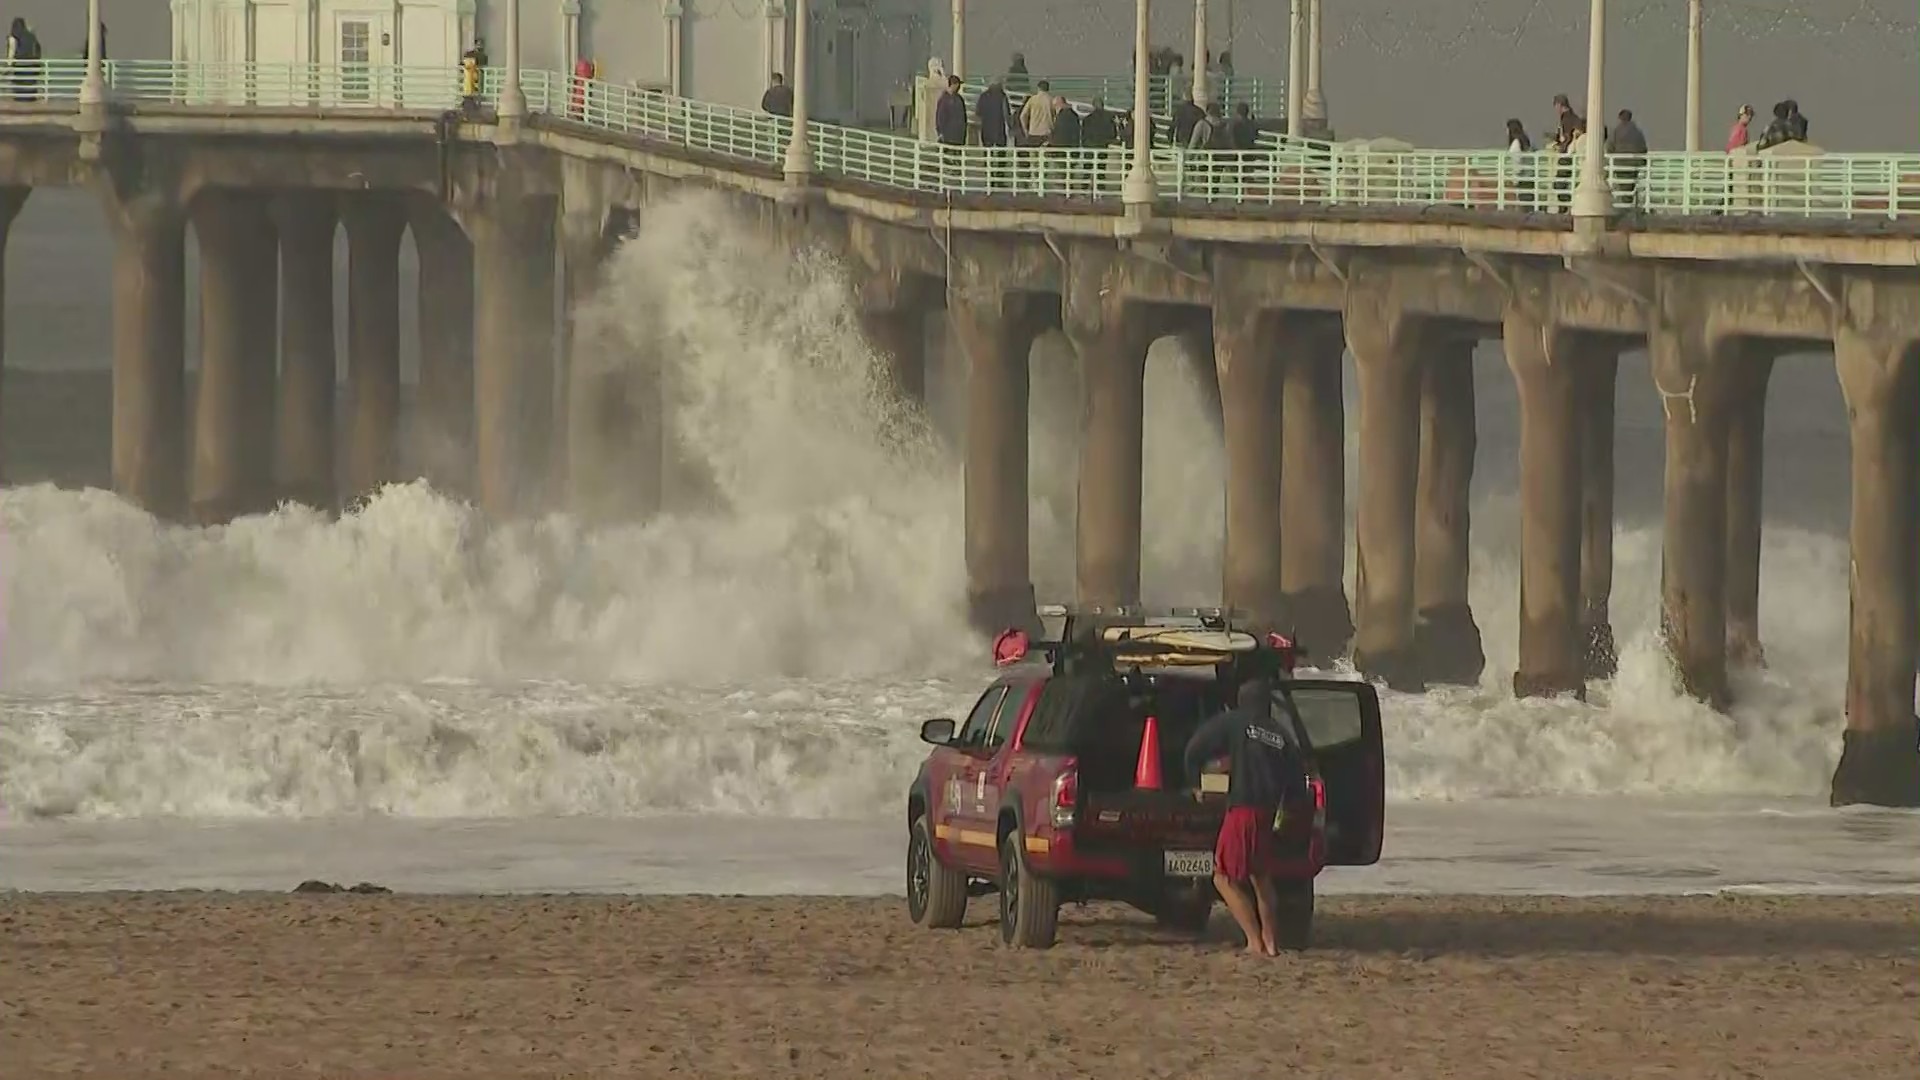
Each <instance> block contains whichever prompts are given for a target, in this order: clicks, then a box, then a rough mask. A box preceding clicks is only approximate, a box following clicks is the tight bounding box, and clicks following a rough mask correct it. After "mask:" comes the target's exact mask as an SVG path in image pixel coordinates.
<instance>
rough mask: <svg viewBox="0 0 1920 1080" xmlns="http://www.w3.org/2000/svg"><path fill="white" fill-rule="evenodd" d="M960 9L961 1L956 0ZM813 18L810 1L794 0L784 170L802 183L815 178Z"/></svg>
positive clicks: (789, 178) (790, 177)
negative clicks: (810, 122) (810, 116)
mask: <svg viewBox="0 0 1920 1080" xmlns="http://www.w3.org/2000/svg"><path fill="white" fill-rule="evenodd" d="M955 6H956V7H958V6H959V0H955ZM812 21H813V19H812V18H811V17H810V16H809V14H808V12H807V0H793V135H792V136H791V137H790V138H788V140H787V156H786V161H785V162H784V163H783V166H784V168H783V171H785V173H786V174H787V179H788V180H795V181H802V180H805V179H806V178H807V177H809V176H811V175H813V143H812V142H811V141H809V140H808V138H807V109H808V107H809V103H808V98H810V97H812V95H811V94H809V93H808V92H807V84H808V83H809V82H812V81H813V80H812V78H811V77H810V76H809V74H808V70H807V69H808V68H809V67H811V66H812V64H811V59H812V58H811V57H809V56H808V55H807V54H808V53H809V52H810V51H812V45H811V43H810V41H809V38H810V37H811V36H812V34H811V32H810V30H809V28H808V24H809V23H811V22H812Z"/></svg>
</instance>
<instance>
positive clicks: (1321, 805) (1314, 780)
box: [1307, 776, 1327, 866]
mask: <svg viewBox="0 0 1920 1080" xmlns="http://www.w3.org/2000/svg"><path fill="white" fill-rule="evenodd" d="M1307 789H1308V790H1310V791H1312V792H1313V838H1312V839H1311V840H1310V841H1308V847H1307V850H1308V852H1309V855H1310V857H1311V858H1312V859H1313V862H1314V864H1315V865H1316V866H1317V865H1321V864H1323V863H1324V862H1325V859H1326V847H1327V782H1326V781H1325V780H1322V779H1321V778H1319V777H1318V776H1309V777H1307Z"/></svg>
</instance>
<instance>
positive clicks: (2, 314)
mask: <svg viewBox="0 0 1920 1080" xmlns="http://www.w3.org/2000/svg"><path fill="white" fill-rule="evenodd" d="M31 194H33V189H32V188H25V187H0V356H4V355H5V352H6V325H7V317H6V262H7V237H8V236H9V234H11V233H12V231H13V219H14V218H17V217H19V216H20V208H21V207H23V206H25V205H27V196H29V195H31ZM5 465H6V463H5V461H4V460H3V459H0V482H4V481H5V476H6V470H5Z"/></svg>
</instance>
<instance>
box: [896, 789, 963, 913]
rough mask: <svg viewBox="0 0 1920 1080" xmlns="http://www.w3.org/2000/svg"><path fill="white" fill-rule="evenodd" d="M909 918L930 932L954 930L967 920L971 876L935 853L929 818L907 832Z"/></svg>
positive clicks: (918, 820) (919, 818)
mask: <svg viewBox="0 0 1920 1080" xmlns="http://www.w3.org/2000/svg"><path fill="white" fill-rule="evenodd" d="M907 915H908V916H909V917H911V918H912V919H913V921H914V922H915V923H917V924H919V925H921V926H924V927H926V928H928V929H929V930H952V929H953V928H955V927H957V926H959V925H960V922H961V920H962V919H965V918H966V917H967V875H965V874H963V873H961V872H960V871H958V870H955V869H953V868H952V867H950V866H947V865H945V864H944V863H942V862H941V861H940V858H939V856H937V855H935V854H934V853H933V827H932V826H930V825H928V824H927V816H926V815H925V814H921V815H920V816H919V817H918V818H915V819H914V822H913V828H912V829H910V830H908V832H907Z"/></svg>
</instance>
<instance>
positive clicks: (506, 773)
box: [0, 198, 1847, 817]
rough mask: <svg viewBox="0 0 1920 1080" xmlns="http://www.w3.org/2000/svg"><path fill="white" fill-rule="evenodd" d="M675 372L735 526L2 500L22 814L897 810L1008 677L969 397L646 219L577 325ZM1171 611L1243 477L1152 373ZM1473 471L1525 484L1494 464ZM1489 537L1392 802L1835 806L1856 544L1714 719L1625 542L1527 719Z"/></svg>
mask: <svg viewBox="0 0 1920 1080" xmlns="http://www.w3.org/2000/svg"><path fill="white" fill-rule="evenodd" d="M585 317H586V318H587V319H588V320H590V321H594V325H595V331H594V333H593V335H592V340H594V341H596V342H598V343H599V345H600V347H603V348H605V349H608V350H610V354H609V357H603V358H602V359H609V358H610V359H613V360H616V361H617V360H620V359H621V358H622V357H625V356H630V355H641V354H645V355H648V356H652V357H658V358H659V361H660V362H662V363H664V364H666V365H668V366H669V370H670V371H671V373H672V379H673V382H674V384H675V386H676V388H677V390H678V392H679V396H680V399H681V400H680V406H679V409H678V411H677V412H676V414H675V416H674V417H673V428H672V435H673V438H674V440H675V442H676V444H677V445H678V447H679V453H680V454H681V455H682V457H683V458H684V459H686V460H687V461H688V462H689V463H690V464H692V465H693V466H695V467H696V468H697V471H698V472H699V473H700V474H701V475H702V476H704V477H705V478H706V482H707V486H708V488H709V491H708V499H707V505H705V506H704V507H701V508H696V509H689V510H683V511H678V512H675V513H673V514H670V515H667V516H664V517H661V518H657V519H655V520H652V521H649V522H648V523H646V524H641V525H624V526H619V525H616V526H604V527H601V526H594V527H589V526H585V525H583V524H581V523H580V522H579V521H577V520H575V519H573V518H571V517H568V516H565V515H554V516H550V517H547V518H545V519H543V520H539V521H532V522H522V523H516V524H511V525H503V526H494V525H490V524H488V523H486V522H484V521H483V520H481V519H480V518H479V517H478V516H477V515H476V514H475V513H474V512H473V511H472V510H471V509H470V508H468V507H467V506H466V505H464V504H463V503H460V502H458V501H455V500H452V499H449V498H447V497H445V496H443V495H441V494H438V493H436V492H434V491H432V490H430V489H429V488H427V487H426V486H424V485H422V484H409V485H400V486H395V487H392V488H389V489H388V490H386V491H385V492H383V493H382V494H380V495H379V496H378V497H376V498H375V499H373V500H372V501H371V502H370V503H369V504H368V505H367V506H366V507H365V508H364V509H363V510H361V511H360V512H358V513H355V514H351V515H347V516H344V517H342V518H340V519H338V520H328V519H326V518H325V517H323V516H320V515H315V514H312V513H309V512H307V511H303V510H298V509H291V508H290V509H284V510H281V511H279V512H277V513H274V514H269V515H263V516H260V517H254V518H249V519H245V520H242V521H239V522H236V523H234V524H233V525H230V526H227V527H224V528H213V529H194V528H183V527H175V526H168V525H163V524H160V523H158V522H156V521H154V520H153V519H152V518H150V517H148V516H147V515H145V514H144V513H142V512H140V511H139V510H137V509H134V508H132V507H130V506H128V505H127V504H125V503H122V502H120V501H119V500H117V499H116V498H114V497H113V496H112V495H110V494H107V493H104V492H99V491H63V490H56V489H53V488H49V487H30V488H16V489H9V490H6V491H3V492H0V528H4V541H3V543H4V547H3V548H0V602H3V603H4V605H5V609H4V615H5V639H4V643H3V644H0V677H3V678H4V683H3V684H0V685H4V688H5V693H4V694H0V801H3V802H4V805H5V807H6V809H7V811H8V812H9V814H12V815H21V816H26V817H67V816H78V817H139V816H155V815H169V816H171V815H181V816H190V817H230V816H318V815H336V814H358V813H385V814H399V815H424V816H517V815H548V814H606V815H637V814H650V813H661V812H681V811H698V812H725V813H745V814H782V815H798V816H808V817H864V816H869V815H875V814H887V813H891V812H892V811H893V809H894V808H895V806H896V804H897V801H898V799H899V795H900V792H901V790H902V788H903V786H904V784H905V783H906V781H907V780H908V778H909V777H910V776H911V775H912V772H913V769H914V767H915V764H916V763H917V761H918V759H919V757H920V754H921V748H920V747H919V745H918V744H917V743H916V741H915V732H916V729H917V721H918V720H919V719H921V718H923V717H925V716H929V715H953V714H955V713H956V712H958V711H960V710H963V709H964V708H965V707H966V706H967V704H968V702H969V700H970V698H971V696H972V694H973V692H974V689H975V688H976V687H977V686H978V685H979V676H980V675H981V673H982V670H983V669H982V664H981V649H980V645H979V642H977V641H976V640H974V639H973V638H972V637H971V635H970V634H969V633H968V632H967V630H966V627H965V618H964V591H965V589H964V584H965V582H964V567H963V558H962V550H961V543H962V535H963V534H962V528H961V514H960V506H961V483H960V474H959V470H958V465H957V461H956V455H955V454H954V453H953V452H952V451H951V449H950V446H951V444H952V442H953V441H954V438H955V437H954V436H953V435H951V434H950V433H943V432H942V430H941V429H942V428H943V426H944V427H948V428H950V427H951V425H942V424H941V423H939V422H938V418H939V417H940V416H942V415H944V414H949V413H951V412H952V411H953V410H952V408H951V406H950V402H951V400H952V397H953V395H952V394H951V393H950V392H948V391H949V384H950V383H951V377H950V375H943V374H942V371H947V372H950V371H951V367H950V366H942V367H941V368H940V369H939V370H936V371H934V372H933V373H931V381H932V382H933V384H934V385H933V387H932V391H931V393H932V396H933V401H932V407H931V409H930V411H929V414H928V415H922V414H920V413H918V412H907V411H902V410H900V409H898V408H896V407H894V406H893V405H891V404H890V403H889V402H888V399H887V397H886V394H885V391H884V387H883V384H882V382H881V381H880V380H879V379H878V378H877V377H876V371H877V370H878V368H877V361H876V358H875V357H874V355H873V354H872V352H871V350H870V348H869V347H868V346H867V345H866V344H865V343H864V340H863V339H862V337H861V336H860V333H859V329H858V324H857V320H856V319H855V317H854V309H853V306H852V304H851V301H850V289H849V286H848V283H847V281H846V280H845V278H844V276H843V274H842V273H841V271H840V270H839V269H838V268H836V267H835V266H833V265H832V264H831V263H830V262H829V261H828V260H826V259H824V258H821V257H818V256H816V255H814V254H810V253H803V254H802V255H800V256H799V257H797V258H796V257H792V256H790V255H787V254H784V253H780V252H776V251H774V250H773V249H772V248H770V247H769V246H768V245H767V244H766V243H765V242H763V241H762V240H760V239H759V238H758V237H757V236H756V235H755V234H753V233H752V232H750V231H749V230H748V229H747V228H746V227H744V226H743V225H741V224H739V223H736V222H735V221H733V220H732V219H730V218H729V217H728V216H727V215H726V213H725V212H724V211H723V209H722V208H721V207H720V205H719V204H718V203H717V202H712V201H709V200H706V199H701V198H695V199H689V200H686V201H685V202H683V203H682V204H681V205H679V206H676V207H674V208H673V209H672V210H671V212H662V213H656V214H651V215H649V217H648V225H647V226H646V228H645V230H644V231H643V232H642V233H641V234H640V235H639V236H637V237H635V238H634V239H632V240H630V241H628V242H627V243H626V244H624V245H623V246H622V247H621V249H620V250H619V251H618V252H617V253H616V254H615V256H614V258H613V260H612V263H611V265H610V268H609V272H608V274H607V276H606V284H605V286H604V288H603V292H602V294H601V296H600V297H599V298H598V299H597V301H596V302H595V304H594V306H593V308H592V309H591V310H590V311H589V312H588V313H587V314H586V316H585ZM1148 370H1149V376H1148V378H1149V386H1148V392H1147V401H1148V409H1149V416H1148V421H1147V432H1148V434H1147V438H1148V441H1149V446H1148V449H1147V453H1146V455H1145V461H1146V463H1147V470H1148V472H1147V476H1146V482H1145V486H1146V492H1145V496H1146V500H1147V511H1146V520H1147V522H1148V536H1147V537H1146V543H1145V562H1146V571H1145V582H1144V586H1145V591H1146V593H1147V594H1148V596H1149V597H1150V598H1156V599H1165V600H1166V601H1167V602H1175V601H1179V600H1187V599H1205V598H1209V597H1212V596H1216V595H1217V594H1218V587H1219V580H1220V559H1219V545H1220V535H1221V529H1222V524H1221V523H1222V507H1221V498H1220V494H1219V492H1220V482H1219V476H1220V469H1221V453H1220V448H1219V441H1218V434H1217V432H1216V431H1215V429H1214V428H1213V427H1212V426H1211V424H1210V422H1209V421H1208V419H1207V417H1206V416H1205V407H1204V405H1203V403H1204V401H1205V397H1204V395H1203V394H1202V392H1201V389H1200V387H1199V385H1198V383H1197V381H1196V380H1195V379H1194V377H1193V376H1192V375H1191V373H1190V372H1189V369H1188V367H1187V365H1186V364H1185V363H1183V362H1181V357H1180V356H1179V347H1178V345H1177V343H1175V342H1173V341H1171V340H1169V341H1163V342H1161V343H1160V344H1159V345H1158V346H1157V347H1156V351H1155V353H1154V355H1153V358H1152V360H1151V362H1150V363H1149V368H1148ZM1033 402H1034V410H1035V421H1034V443H1033V455H1032V456H1033V476H1032V480H1033V496H1034V499H1033V506H1034V510H1033V529H1034V543H1033V550H1034V553H1035V561H1034V572H1035V577H1036V579H1037V581H1038V582H1039V586H1040V591H1041V593H1042V595H1043V596H1044V595H1054V596H1058V595H1063V594H1064V592H1065V591H1066V590H1067V589H1068V588H1070V586H1071V581H1072V573H1071V571H1072V557H1071V552H1072V523H1073V480H1072V478H1073V475H1074V470H1073V461H1074V454H1075V443H1076V438H1077V433H1076V431H1075V427H1076V425H1077V418H1078V415H1079V407H1078V403H1077V375H1076V374H1075V365H1074V360H1073V356H1072V352H1071V350H1070V349H1068V348H1066V347H1065V345H1064V343H1063V342H1061V341H1057V340H1046V341H1043V342H1042V343H1041V344H1040V346H1039V347H1038V348H1037V349H1036V352H1035V356H1034V363H1033ZM1481 447H1482V453H1483V455H1484V454H1488V453H1491V452H1497V451H1495V450H1494V449H1492V448H1490V444H1489V439H1488V438H1487V437H1486V436H1484V435H1483V437H1482V442H1481ZM1510 499H1511V497H1510V496H1509V495H1502V494H1499V493H1494V494H1491V495H1489V496H1487V497H1485V498H1482V499H1481V500H1480V505H1479V506H1477V507H1476V517H1475V528H1476V537H1475V539H1476V547H1475V560H1474V565H1473V592H1474V600H1475V605H1476V610H1477V612H1478V614H1479V618H1480V620H1481V624H1482V627H1483V630H1484V632H1485V638H1486V647H1487V653H1488V656H1489V657H1490V663H1489V666H1488V673H1487V675H1486V678H1485V681H1484V683H1483V685H1482V686H1480V687H1475V688H1465V689H1456V690H1443V691H1435V692H1433V693H1430V694H1427V695H1422V696H1418V697H1406V696H1401V695H1389V700H1388V724H1389V739H1390V744H1391V745H1390V751H1391V752H1390V761H1391V766H1390V772H1391V777H1390V780H1391V789H1392V793H1393V795H1394V796H1395V797H1396V798H1400V799H1448V798H1454V799H1457V798H1473V797H1485V796H1501V795H1525V794H1587V793H1594V794H1599V793H1632V792H1668V793H1695V794H1810V793H1815V792H1818V791H1819V790H1821V788H1822V785H1823V784H1824V782H1825V780H1826V777H1827V775H1828V773H1829V770H1830V768H1831V760H1832V754H1833V752H1834V749H1835V747H1836V746H1837V743H1838V734H1837V733H1838V728H1839V724H1840V716H1839V704H1840V701H1841V689H1842V683H1843V679H1844V673H1845V651H1844V650H1845V641H1846V633H1845V629H1846V580H1847V576H1846V575H1847V570H1846V565H1847V564H1846V547H1845V543H1844V541H1843V540H1839V539H1835V538H1833V537H1829V536H1823V535H1820V534H1817V533H1813V532H1806V531H1799V530H1789V529H1770V531H1769V532H1768V534H1767V537H1766V543H1767V547H1766V553H1765V557H1766V560H1767V564H1768V568H1769V572H1768V577H1767V589H1766V592H1765V594H1764V596H1763V622H1764V623H1765V629H1767V631H1768V632H1769V636H1771V637H1773V638H1774V639H1775V640H1783V641H1784V640H1786V639H1788V638H1789V637H1790V638H1791V640H1792V641H1793V642H1794V643H1795V645H1796V647H1795V648H1793V649H1780V650H1777V651H1776V654H1775V656H1774V658H1773V659H1774V666H1773V667H1772V668H1771V669H1769V670H1768V671H1766V672H1764V673H1761V674H1758V675H1753V676H1748V677H1746V678H1745V681H1744V682H1743V683H1742V685H1741V687H1740V689H1741V691H1742V702H1743V703H1742V704H1741V706H1740V707H1738V708H1737V709H1736V710H1735V711H1734V712H1733V714H1732V715H1730V716H1723V715H1717V714H1714V713H1712V712H1710V711H1708V710H1705V709H1703V708H1700V707H1699V706H1697V705H1695V704H1693V703H1692V702H1689V701H1687V700H1684V699H1681V698H1678V697H1676V696H1675V695H1674V694H1673V693H1672V691H1671V689H1670V688H1669V684H1668V681H1667V678H1666V673H1665V670H1664V665H1663V663H1662V662H1661V660H1660V658H1659V656H1658V653H1657V650H1656V648H1655V645H1654V639H1653V629H1654V613H1655V607H1656V602H1657V597H1656V592H1657V587H1658V579H1659V574H1658V566H1659V550H1658V532H1657V529H1652V530H1649V529H1645V528H1640V527H1625V528H1623V529H1622V530H1621V532H1620V534H1619V537H1618V542H1617V555H1618V569H1617V572H1616V581H1617V588H1616V596H1615V612H1616V626H1617V629H1618V631H1619V633H1620V638H1621V640H1622V642H1623V646H1624V649H1623V652H1624V655H1623V657H1622V670H1621V674H1620V676H1619V677H1618V679H1616V680H1615V681H1614V682H1613V683H1612V684H1611V685H1610V686H1607V687H1605V688H1601V689H1600V690H1599V691H1598V692H1597V693H1596V695H1595V700H1594V701H1593V702H1591V703H1588V704H1578V703H1572V702H1564V701H1556V702H1537V701H1536V702H1516V701H1514V700H1512V699H1511V697H1510V695H1509V694H1508V693H1507V691H1506V689H1505V680H1506V677H1507V675H1508V674H1509V672H1510V670H1511V663H1512V657H1513V655H1514V651H1515V650H1514V643H1515V635H1516V621H1517V620H1516V609H1517V596H1518V581H1517V571H1516V566H1517V560H1516V557H1515V556H1516V553H1517V550H1518V537H1517V515H1516V513H1515V512H1514V508H1513V506H1512V504H1511V501H1510Z"/></svg>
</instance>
